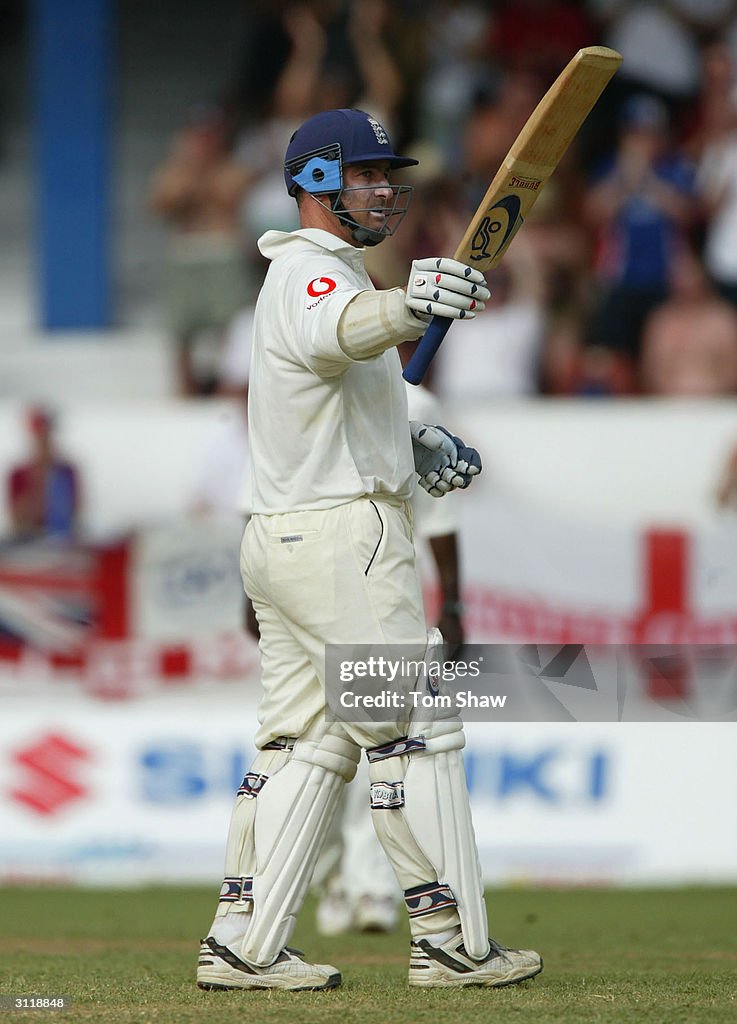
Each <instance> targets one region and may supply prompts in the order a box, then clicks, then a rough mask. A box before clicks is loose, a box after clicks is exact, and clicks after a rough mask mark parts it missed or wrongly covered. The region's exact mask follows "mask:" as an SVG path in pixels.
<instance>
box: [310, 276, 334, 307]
mask: <svg viewBox="0 0 737 1024" xmlns="http://www.w3.org/2000/svg"><path fill="white" fill-rule="evenodd" d="M337 287H338V286H337V284H336V283H335V281H333V279H332V277H315V278H313V280H312V281H310V283H309V284H308V285H307V294H308V295H309V296H311V297H312V298H313V299H317V302H311V303H310V305H309V306H308V307H307V309H314V308H315V306H316V305H317V303H318V302H321V301H322V300H323V299H324V298H325V296H326V295H329V294H330V293H331V292H334V291H335V289H336V288H337Z"/></svg>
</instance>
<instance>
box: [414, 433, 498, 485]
mask: <svg viewBox="0 0 737 1024" xmlns="http://www.w3.org/2000/svg"><path fill="white" fill-rule="evenodd" d="M409 427H410V434H411V435H412V451H413V454H414V460H415V470H416V471H417V475H418V477H419V484H420V486H421V487H423V488H424V489H425V490H426V491H427V492H428V494H431V495H432V496H433V498H442V496H443V495H444V494H447V493H448V491H452V490H454V489H456V488H464V487H468V485H469V484H470V483H471V480H472V478H473V477H474V476H476V475H477V474H478V473H480V472H481V458H480V456H479V453H478V452H477V451H476V449H475V448H469V447H467V446H466V445H465V444H464V443H463V442H462V441H461V439H460V438H459V437H454V435H453V434H450V433H448V431H447V430H446V429H445V428H444V427H437V426H435V427H433V426H430V425H429V424H427V423H418V422H417V421H416V420H411V421H410V425H409Z"/></svg>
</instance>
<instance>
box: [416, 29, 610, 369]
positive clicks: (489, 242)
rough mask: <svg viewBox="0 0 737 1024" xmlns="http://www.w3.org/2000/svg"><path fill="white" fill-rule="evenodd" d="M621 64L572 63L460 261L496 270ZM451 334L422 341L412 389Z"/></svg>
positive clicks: (504, 168)
mask: <svg viewBox="0 0 737 1024" xmlns="http://www.w3.org/2000/svg"><path fill="white" fill-rule="evenodd" d="M621 63H622V56H621V54H619V53H617V51H616V50H610V49H609V48H608V47H606V46H589V47H586V48H585V49H583V50H579V51H578V53H577V54H576V55H575V56H574V57H573V58H572V60H570V61H569V63H568V64H567V65H566V67H565V68H564V69H563V71H562V72H561V73H560V75H559V76H558V77H557V78H556V80H555V81H554V82H553V84H552V85H551V86H550V88H549V89H548V91H547V92H546V93H545V95H544V96H543V98H542V99H541V100H540V102H539V103H538V105H537V106H536V107H535V110H534V111H533V112H532V114H531V115H530V117H529V119H528V121H527V123H526V124H525V126H524V128H523V129H522V131H521V132H520V133H519V135H518V136H517V138H516V139H515V141H514V143H513V145H512V148H511V149H510V150H509V152H508V153H507V155H506V156H505V158H504V160H503V161H502V165H501V167H500V168H499V170H498V171H497V173H496V175H495V176H494V178H493V180H492V182H491V184H490V185H489V188H488V189H487V192H486V195H485V196H484V198H483V199H482V201H481V203H480V204H479V207H478V209H477V210H476V213H475V214H474V216H473V219H472V220H471V223H470V224H469V225H468V229H467V230H466V233H465V235H464V236H463V238H462V239H461V242H460V244H459V245H458V248H457V249H456V251H455V258H456V259H457V260H460V261H461V262H462V263H468V264H470V265H471V266H474V267H477V268H478V269H479V270H481V271H482V272H485V271H487V270H491V268H492V267H494V266H496V264H497V263H498V262H499V260H500V259H501V258H502V256H503V255H504V253H505V252H506V251H507V249H508V248H509V245H510V243H511V242H512V239H513V238H514V236H515V235H516V233H517V232H518V231H519V229H520V228H521V227H522V225H523V224H524V222H525V218H526V217H527V215H528V213H529V212H530V210H531V209H532V207H533V206H534V204H535V200H536V199H537V197H538V196H539V195H540V193H541V192H542V190H543V188H544V187H545V183H546V182H547V180H548V178H549V177H550V176H551V174H552V173H553V171H554V170H555V168H556V167H557V166H558V164H559V163H560V161H561V159H562V157H563V155H564V154H565V152H566V150H567V149H568V147H569V146H570V144H571V142H572V141H573V139H574V137H575V135H576V134H577V132H578V131H579V129H580V127H581V125H582V124H583V122H584V121H585V119H586V117H587V115H588V114H589V113H590V112H591V109H592V108H593V107H594V105H595V104H596V102H597V100H598V99H599V97H600V96H601V94H602V92H603V91H604V89H605V87H606V85H607V83H608V82H609V80H610V79H611V78H612V76H613V75H614V73H615V72H616V70H617V68H618V67H619V65H620V64H621ZM440 319H441V318H440V317H435V318H434V319H433V321H432V323H435V320H440ZM446 331H447V326H446V327H445V329H444V330H443V331H442V333H440V330H439V328H438V327H435V328H433V331H432V332H425V334H424V335H423V337H422V338H421V339H420V343H419V345H418V347H417V349H416V351H415V353H414V355H413V356H412V359H411V360H410V361H409V363H408V365H407V367H406V369H405V371H404V377H405V379H406V380H408V381H409V382H410V383H411V384H419V383H420V381H421V380H422V378H423V377H424V375H425V373H426V371H427V368H428V366H429V365H430V362H431V360H432V358H433V356H434V355H435V352H436V351H437V349H438V348H439V346H440V342H441V341H442V338H443V337H444V335H445V333H446ZM428 333H430V338H427V336H428ZM438 335H439V338H438ZM426 338H427V342H426V340H425V339H426Z"/></svg>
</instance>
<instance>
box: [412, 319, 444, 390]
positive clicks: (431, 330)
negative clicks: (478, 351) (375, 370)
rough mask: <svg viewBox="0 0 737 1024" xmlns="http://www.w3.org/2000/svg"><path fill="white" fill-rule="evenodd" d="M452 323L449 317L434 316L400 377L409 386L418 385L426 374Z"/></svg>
mask: <svg viewBox="0 0 737 1024" xmlns="http://www.w3.org/2000/svg"><path fill="white" fill-rule="evenodd" d="M452 323H453V321H452V320H451V319H450V317H445V316H434V317H433V318H432V320H431V321H430V323H429V324H428V327H427V330H426V331H425V333H424V334H423V335H422V337H421V338H420V341H419V344H418V345H417V348H416V349H415V351H414V353H413V355H412V358H411V359H410V361H409V362H408V363H407V365H406V366H405V368H404V372H403V374H402V376H403V377H404V379H405V380H406V381H409V383H410V384H420V383H421V382H422V378H423V377H424V376H425V374H426V373H427V368H428V366H429V365H430V363H431V362H432V361H433V357H434V355H435V353H436V352H437V350H438V349H439V348H440V342H441V341H442V340H443V338H444V337H445V335H446V334H447V333H448V328H449V327H450V325H451V324H452Z"/></svg>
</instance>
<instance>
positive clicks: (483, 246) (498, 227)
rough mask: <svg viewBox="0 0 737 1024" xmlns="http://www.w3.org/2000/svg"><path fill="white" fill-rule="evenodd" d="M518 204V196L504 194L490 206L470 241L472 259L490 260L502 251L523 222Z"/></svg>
mask: <svg viewBox="0 0 737 1024" xmlns="http://www.w3.org/2000/svg"><path fill="white" fill-rule="evenodd" d="M520 205H521V204H520V200H519V196H504V197H503V198H502V199H500V200H499V201H498V202H496V203H494V205H493V206H492V207H490V209H489V210H488V212H487V214H486V216H485V217H484V219H483V220H482V221H481V223H480V224H479V227H478V229H477V231H476V234H475V235H474V236H473V240H472V241H471V259H472V260H476V261H478V260H490V259H493V258H494V257H495V256H500V255H501V254H502V253H503V252H504V250H505V249H506V248H507V246H508V245H509V243H510V242H511V241H512V239H513V238H514V236H515V235H516V233H517V232H518V231H519V229H520V228H521V227H522V225H523V224H524V218H523V217H522V215H521V214H520ZM495 235H499V236H500V237H499V240H498V241H497V240H496V239H495V238H494V236H495ZM492 246H493V250H492ZM490 250H492V251H490Z"/></svg>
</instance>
